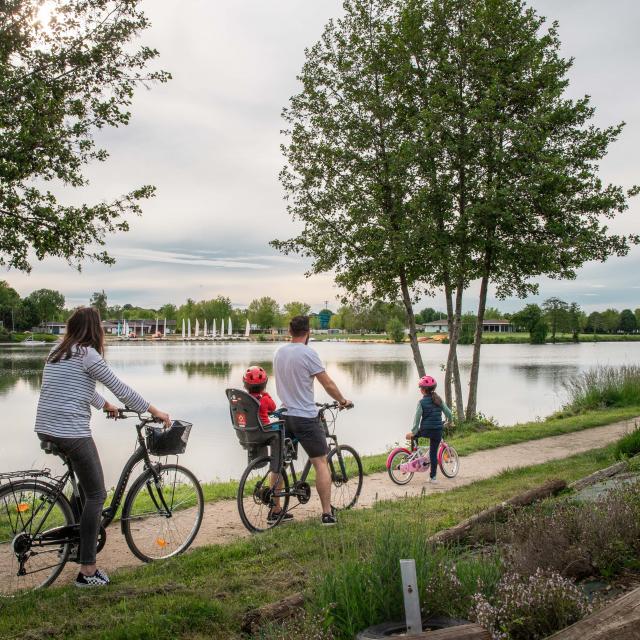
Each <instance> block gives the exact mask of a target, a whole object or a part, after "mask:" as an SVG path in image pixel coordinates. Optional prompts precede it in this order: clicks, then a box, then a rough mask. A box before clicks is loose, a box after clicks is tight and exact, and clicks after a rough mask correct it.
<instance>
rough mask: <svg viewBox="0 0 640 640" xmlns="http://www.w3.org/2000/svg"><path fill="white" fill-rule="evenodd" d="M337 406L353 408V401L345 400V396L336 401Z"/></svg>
mask: <svg viewBox="0 0 640 640" xmlns="http://www.w3.org/2000/svg"><path fill="white" fill-rule="evenodd" d="M338 406H339V407H340V409H353V402H351V400H347V399H346V398H342V400H341V401H339V402H338Z"/></svg>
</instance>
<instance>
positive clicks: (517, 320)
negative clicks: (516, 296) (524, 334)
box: [511, 304, 542, 333]
mask: <svg viewBox="0 0 640 640" xmlns="http://www.w3.org/2000/svg"><path fill="white" fill-rule="evenodd" d="M541 318H542V309H541V308H540V307H539V306H538V305H537V304H528V305H527V306H526V307H525V308H524V309H522V310H520V311H518V313H514V314H513V315H512V316H511V322H512V324H513V325H514V326H515V327H516V328H518V329H526V330H527V331H528V332H529V333H531V332H532V331H533V328H534V327H535V326H536V324H538V322H539V321H540V319H541Z"/></svg>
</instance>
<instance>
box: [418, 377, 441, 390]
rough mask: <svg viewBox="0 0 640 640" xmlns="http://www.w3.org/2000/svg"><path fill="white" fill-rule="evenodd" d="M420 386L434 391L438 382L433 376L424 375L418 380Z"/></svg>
mask: <svg viewBox="0 0 640 640" xmlns="http://www.w3.org/2000/svg"><path fill="white" fill-rule="evenodd" d="M418 386H419V387H420V388H421V389H428V390H429V391H433V390H434V389H435V388H436V387H437V386H438V383H437V382H436V381H435V379H434V378H432V377H431V376H422V378H420V382H418Z"/></svg>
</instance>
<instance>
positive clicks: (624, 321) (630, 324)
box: [619, 309, 638, 333]
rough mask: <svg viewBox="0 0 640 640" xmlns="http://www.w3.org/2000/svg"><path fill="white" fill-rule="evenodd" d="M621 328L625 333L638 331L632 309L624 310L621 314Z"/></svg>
mask: <svg viewBox="0 0 640 640" xmlns="http://www.w3.org/2000/svg"><path fill="white" fill-rule="evenodd" d="M619 328H620V331H622V332H623V333H635V332H636V331H637V330H638V323H637V321H636V317H635V315H634V314H633V311H631V309H623V311H622V312H621V313H620V327H619Z"/></svg>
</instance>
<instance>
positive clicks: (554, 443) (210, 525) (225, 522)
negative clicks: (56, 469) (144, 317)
mask: <svg viewBox="0 0 640 640" xmlns="http://www.w3.org/2000/svg"><path fill="white" fill-rule="evenodd" d="M633 426H634V420H633V419H632V420H628V421H623V422H617V423H614V424H610V425H607V426H604V427H595V428H592V429H585V430H583V431H578V432H576V433H571V434H568V435H562V436H554V437H551V438H544V439H541V440H534V441H531V442H524V443H521V444H516V445H509V446H506V447H500V448H498V449H493V450H490V451H479V452H477V453H473V454H471V455H468V456H465V457H464V458H461V460H460V472H459V473H458V475H457V477H456V478H453V479H447V478H443V477H442V475H441V474H438V483H436V484H431V483H429V482H428V479H429V478H428V474H426V473H423V474H416V475H414V477H413V479H412V481H411V482H410V483H409V484H408V485H405V486H402V487H401V486H398V485H395V484H394V483H393V482H392V481H391V480H390V479H389V477H388V475H387V474H386V473H377V474H373V475H370V476H365V478H364V484H363V488H362V493H361V495H360V500H359V502H358V508H366V507H370V506H371V505H373V504H374V503H375V502H376V501H378V500H395V499H398V498H404V497H406V496H416V495H420V494H421V493H422V492H423V491H424V492H425V493H427V494H429V493H439V492H443V491H450V490H451V489H453V488H455V487H460V486H463V485H467V484H470V483H472V482H475V481H477V480H483V479H485V478H489V477H491V476H495V475H497V474H499V473H500V472H501V471H504V470H505V469H513V468H517V467H524V466H529V465H534V464H541V463H543V462H547V461H549V460H557V459H559V458H564V457H566V456H569V455H574V454H577V453H581V452H584V451H588V450H590V449H597V448H600V447H603V446H606V445H607V444H608V443H609V442H612V441H613V440H616V439H618V438H620V437H621V436H623V435H624V434H625V433H627V432H628V431H630V430H631V429H632V428H633ZM293 502H295V501H293ZM292 513H293V514H294V516H295V518H296V519H303V518H309V517H318V516H319V514H320V503H319V501H318V500H317V497H316V493H315V491H313V496H312V499H311V501H310V502H309V503H308V504H306V505H298V506H296V508H295V509H294V510H293V511H292ZM107 533H108V539H107V544H106V546H105V548H104V549H103V551H102V552H101V553H100V555H99V557H98V564H99V566H101V567H104V568H105V569H107V570H108V571H113V570H114V569H118V568H121V567H128V566H135V565H139V564H142V563H141V562H140V561H139V560H138V559H137V558H136V557H135V556H134V555H133V554H132V553H131V552H130V551H129V548H128V547H127V544H126V542H125V539H124V536H123V535H122V533H121V531H120V526H119V524H118V523H115V524H113V525H112V526H111V527H109V529H108V531H107ZM249 535H251V534H249V532H248V531H247V530H246V529H245V528H244V526H243V525H242V523H241V521H240V517H239V516H238V509H237V507H236V502H235V500H224V501H220V502H214V503H210V504H207V505H205V512H204V518H203V521H202V526H201V528H200V532H199V533H198V536H197V538H196V540H195V542H194V544H193V546H194V547H201V546H204V545H211V544H224V543H226V542H230V541H233V540H237V539H238V538H243V537H247V536H249ZM76 571H77V565H74V564H69V565H67V568H66V569H65V572H64V573H63V575H62V576H61V577H60V578H59V579H58V584H60V583H64V582H65V581H68V580H69V581H70V580H71V579H72V578H73V577H75V572H76Z"/></svg>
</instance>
